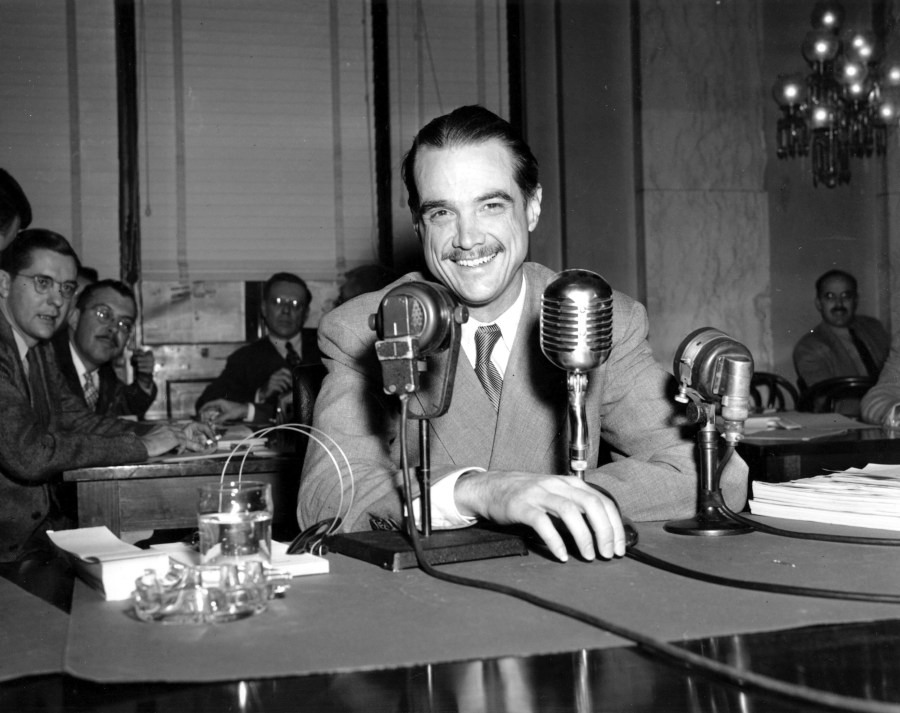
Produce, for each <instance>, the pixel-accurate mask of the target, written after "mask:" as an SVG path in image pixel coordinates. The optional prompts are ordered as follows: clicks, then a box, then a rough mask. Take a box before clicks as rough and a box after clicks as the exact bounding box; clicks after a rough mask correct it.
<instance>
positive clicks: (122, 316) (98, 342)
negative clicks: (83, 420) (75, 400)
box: [53, 280, 157, 419]
mask: <svg viewBox="0 0 900 713" xmlns="http://www.w3.org/2000/svg"><path fill="white" fill-rule="evenodd" d="M136 314H137V302H136V300H135V297H134V292H133V291H132V290H131V288H130V287H128V285H126V284H125V283H124V282H119V281H118V280H103V281H101V282H95V283H93V284H89V285H87V286H86V287H85V288H84V290H83V291H82V292H81V294H80V295H79V296H78V300H77V302H76V305H75V307H74V308H73V309H71V310H70V311H69V316H68V318H67V322H68V325H67V328H66V329H61V330H60V331H59V333H58V334H57V335H56V336H54V338H53V347H54V349H55V351H56V358H57V360H58V361H59V365H60V368H61V369H62V372H63V375H64V376H65V378H66V381H67V382H68V384H69V388H71V389H72V392H73V393H74V394H77V395H80V396H81V397H82V398H83V399H84V402H85V404H86V405H87V406H89V407H90V408H91V409H93V410H94V411H95V412H96V413H98V414H102V415H106V416H137V417H138V418H139V419H140V418H143V416H144V413H145V412H146V411H147V409H148V408H150V404H152V403H153V400H154V399H155V398H156V393H157V390H156V384H155V383H153V366H154V358H153V352H152V351H150V350H144V351H139V352H135V355H134V357H133V359H132V365H133V366H134V381H133V382H132V383H130V384H125V383H123V382H122V381H121V379H119V377H118V375H117V374H116V370H115V367H114V366H113V363H114V361H115V360H116V359H118V358H119V357H120V356H121V355H122V352H123V351H124V350H125V346H126V345H127V344H128V339H129V337H130V336H131V333H132V331H133V330H134V320H135V316H136Z"/></svg>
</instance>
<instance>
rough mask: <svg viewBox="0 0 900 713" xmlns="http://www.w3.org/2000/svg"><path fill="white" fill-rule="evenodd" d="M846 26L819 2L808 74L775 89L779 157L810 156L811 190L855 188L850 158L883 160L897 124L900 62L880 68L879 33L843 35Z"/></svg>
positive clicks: (837, 11) (838, 13) (809, 38)
mask: <svg viewBox="0 0 900 713" xmlns="http://www.w3.org/2000/svg"><path fill="white" fill-rule="evenodd" d="M844 18H845V13H844V8H843V7H842V6H841V4H840V3H839V2H836V1H835V0H823V1H821V2H817V3H816V4H815V6H814V7H813V11H812V15H811V17H810V24H811V25H812V30H810V31H809V32H808V33H807V34H806V37H805V38H804V40H803V43H802V45H801V48H800V49H801V53H802V54H803V57H804V58H805V59H806V62H807V64H808V65H809V69H810V73H809V74H808V75H807V76H806V77H803V76H802V75H800V74H790V75H779V76H778V79H777V80H776V82H775V86H774V87H773V89H772V94H773V96H774V98H775V101H776V102H778V105H779V106H780V107H781V117H780V118H779V119H778V126H777V144H776V153H777V155H778V157H779V158H794V157H797V156H800V157H804V156H808V155H810V154H811V155H812V171H813V185H814V186H818V185H819V184H820V183H822V184H824V185H825V186H828V187H829V188H834V187H835V186H838V185H840V184H843V183H848V182H849V181H850V157H858V158H866V157H870V156H873V155H875V156H883V155H884V154H885V152H886V150H887V134H888V130H889V129H890V128H891V127H893V126H896V125H897V124H898V101H897V100H898V99H900V61H896V60H893V61H892V60H888V61H882V59H883V55H884V45H883V42H882V41H881V39H880V38H878V37H876V36H875V34H874V33H873V32H869V31H859V30H845V31H844V32H843V33H841V30H842V26H843V23H844Z"/></svg>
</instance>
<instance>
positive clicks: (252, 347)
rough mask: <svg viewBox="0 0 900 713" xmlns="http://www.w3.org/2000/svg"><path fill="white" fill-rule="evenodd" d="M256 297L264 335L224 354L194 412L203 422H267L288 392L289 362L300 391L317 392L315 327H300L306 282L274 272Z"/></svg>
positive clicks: (318, 364)
mask: <svg viewBox="0 0 900 713" xmlns="http://www.w3.org/2000/svg"><path fill="white" fill-rule="evenodd" d="M262 298H263V299H262V305H261V306H260V313H261V316H262V319H263V322H265V325H266V327H267V329H268V335H267V336H265V337H263V338H262V339H259V340H257V341H255V342H252V343H251V344H248V345H246V346H244V347H241V348H240V349H238V350H237V351H236V352H234V353H233V354H232V355H231V356H229V357H228V360H227V361H226V363H225V369H224V370H223V371H222V373H221V374H220V375H219V377H218V378H217V379H216V380H215V381H213V382H212V383H211V384H209V386H207V387H206V389H204V391H203V393H202V394H201V395H200V398H199V399H197V411H198V413H199V414H200V418H201V419H202V420H204V421H206V422H210V423H221V422H223V421H249V422H252V423H257V424H263V423H268V422H271V421H272V420H273V419H274V418H275V416H276V411H277V408H278V403H279V400H280V398H281V397H283V396H284V395H285V394H287V393H289V392H290V391H291V385H292V384H291V368H290V366H291V364H292V363H293V364H296V365H300V366H303V367H304V370H303V372H304V375H305V376H306V377H308V378H307V379H306V380H305V381H304V389H303V390H304V392H305V393H308V394H309V397H310V398H315V394H316V393H317V392H318V385H319V382H320V381H321V377H322V375H324V373H323V372H321V373H320V370H321V363H322V357H321V355H320V353H319V348H318V345H317V344H316V330H315V329H308V328H307V329H305V328H304V327H303V324H304V322H305V321H306V315H307V314H308V313H309V303H310V293H309V288H308V287H307V286H306V282H304V281H303V280H302V279H301V278H300V277H298V276H297V275H295V274H293V273H290V272H278V273H275V274H274V275H272V277H270V278H269V279H268V280H267V281H266V283H265V285H264V286H263V294H262ZM306 367H309V368H306ZM310 408H311V406H310Z"/></svg>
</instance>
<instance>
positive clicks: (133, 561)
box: [47, 527, 169, 601]
mask: <svg viewBox="0 0 900 713" xmlns="http://www.w3.org/2000/svg"><path fill="white" fill-rule="evenodd" d="M47 536H48V537H49V538H50V540H51V541H52V542H53V544H54V545H56V546H57V547H58V548H59V549H61V550H63V551H64V552H65V553H66V554H67V555H68V556H69V560H70V561H71V562H72V564H73V565H74V567H75V570H76V571H77V572H78V575H79V576H80V577H81V578H82V579H84V580H85V581H86V582H87V583H88V584H89V585H91V586H92V587H93V588H94V589H97V590H98V591H100V592H101V593H102V594H103V596H104V597H105V598H106V600H107V601H120V600H122V599H128V598H130V597H131V593H132V592H133V591H134V580H136V579H137V578H138V577H140V576H141V575H142V574H144V571H145V570H148V569H152V570H155V571H156V573H157V575H159V576H160V577H161V576H163V575H164V574H165V573H166V572H167V571H168V570H169V556H168V555H167V554H166V553H164V552H158V551H154V550H142V549H141V548H140V547H136V546H134V545H129V544H128V543H127V542H123V541H122V540H120V539H119V538H118V537H116V536H115V535H114V534H113V533H112V532H111V531H110V530H109V528H107V527H81V528H78V529H76V530H50V531H48V532H47Z"/></svg>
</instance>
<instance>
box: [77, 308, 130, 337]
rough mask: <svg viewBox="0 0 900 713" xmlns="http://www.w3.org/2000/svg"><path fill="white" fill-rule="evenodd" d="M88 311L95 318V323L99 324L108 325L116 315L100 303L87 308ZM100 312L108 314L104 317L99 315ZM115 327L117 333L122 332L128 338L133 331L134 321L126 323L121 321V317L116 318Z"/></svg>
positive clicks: (111, 309)
mask: <svg viewBox="0 0 900 713" xmlns="http://www.w3.org/2000/svg"><path fill="white" fill-rule="evenodd" d="M88 309H89V310H90V311H91V312H93V313H94V316H95V317H96V318H97V321H98V322H100V324H109V322H110V321H111V320H112V318H113V317H114V316H115V314H116V313H115V312H113V308H112V307H110V306H109V305H107V304H103V303H102V302H99V303H98V304H95V305H94V306H93V307H88ZM101 310H105V311H108V314H106V316H104V315H103V314H102V313H101ZM115 327H116V329H117V330H118V331H120V332H123V333H124V334H125V336H128V335H130V334H131V333H132V332H133V331H134V321H131V322H126V321H123V318H122V317H116V321H115Z"/></svg>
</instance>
